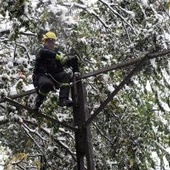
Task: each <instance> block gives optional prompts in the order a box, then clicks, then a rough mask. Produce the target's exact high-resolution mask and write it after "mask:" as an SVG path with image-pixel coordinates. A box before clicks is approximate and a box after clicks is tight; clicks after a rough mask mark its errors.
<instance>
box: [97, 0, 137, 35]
mask: <svg viewBox="0 0 170 170" xmlns="http://www.w3.org/2000/svg"><path fill="white" fill-rule="evenodd" d="M99 1H100V2H101V3H102V4H104V5H105V6H107V7H108V8H109V9H110V10H111V11H112V12H113V13H114V14H115V15H117V16H118V17H119V18H120V19H121V20H122V21H123V22H124V23H126V24H127V25H129V27H130V28H131V29H132V30H133V32H134V33H135V34H136V31H135V29H134V27H133V26H132V25H131V24H130V23H128V22H127V21H126V19H125V18H124V17H123V16H122V15H120V14H119V13H118V12H117V11H115V10H114V9H113V8H112V7H111V5H110V4H109V3H106V2H105V1H103V0H99Z"/></svg>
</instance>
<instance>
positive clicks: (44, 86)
mask: <svg viewBox="0 0 170 170" xmlns="http://www.w3.org/2000/svg"><path fill="white" fill-rule="evenodd" d="M52 90H54V84H53V83H52V82H51V81H44V82H43V83H41V84H40V85H39V91H40V92H41V93H44V94H45V93H49V92H50V91H52Z"/></svg>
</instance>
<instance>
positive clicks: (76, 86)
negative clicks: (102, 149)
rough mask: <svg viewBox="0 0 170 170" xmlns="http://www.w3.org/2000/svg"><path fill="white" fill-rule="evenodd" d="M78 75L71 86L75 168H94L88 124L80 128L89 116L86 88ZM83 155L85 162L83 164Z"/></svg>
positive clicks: (82, 169) (81, 169)
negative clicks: (75, 156)
mask: <svg viewBox="0 0 170 170" xmlns="http://www.w3.org/2000/svg"><path fill="white" fill-rule="evenodd" d="M78 77H79V76H78V75H74V76H73V88H72V98H73V101H74V106H73V113H74V125H75V128H76V129H77V130H76V131H75V142H76V154H77V169H78V170H85V167H86V165H87V169H88V170H94V161H93V149H92V142H91V132H90V126H86V127H85V128H82V126H83V124H84V123H85V122H86V120H88V119H89V117H90V115H89V110H88V107H87V100H86V90H85V87H84V84H83V83H82V81H81V80H78ZM85 157H86V160H87V164H85Z"/></svg>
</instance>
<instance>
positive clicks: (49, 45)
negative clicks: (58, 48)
mask: <svg viewBox="0 0 170 170" xmlns="http://www.w3.org/2000/svg"><path fill="white" fill-rule="evenodd" d="M45 46H46V47H47V48H49V49H51V50H54V46H55V40H54V39H47V40H46V41H45Z"/></svg>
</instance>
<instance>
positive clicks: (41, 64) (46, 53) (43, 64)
mask: <svg viewBox="0 0 170 170" xmlns="http://www.w3.org/2000/svg"><path fill="white" fill-rule="evenodd" d="M56 54H59V53H58V52H54V51H52V50H50V49H48V48H46V47H43V48H41V49H40V50H39V51H38V53H37V55H36V60H35V67H34V75H42V74H46V73H47V74H48V73H49V74H51V75H55V74H56V73H59V72H62V71H64V68H63V65H62V64H61V62H60V61H59V60H56Z"/></svg>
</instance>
